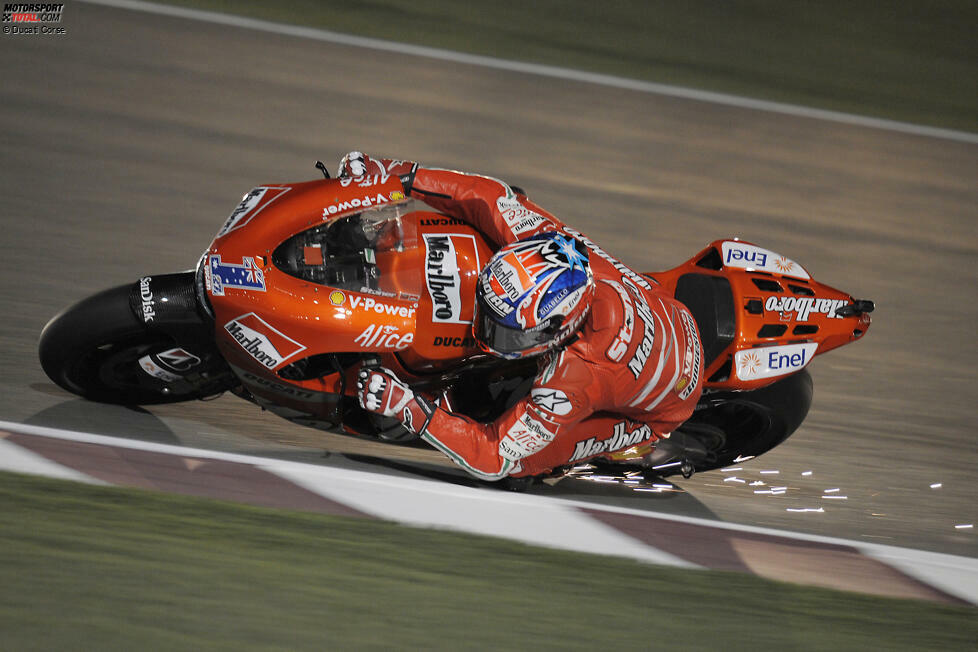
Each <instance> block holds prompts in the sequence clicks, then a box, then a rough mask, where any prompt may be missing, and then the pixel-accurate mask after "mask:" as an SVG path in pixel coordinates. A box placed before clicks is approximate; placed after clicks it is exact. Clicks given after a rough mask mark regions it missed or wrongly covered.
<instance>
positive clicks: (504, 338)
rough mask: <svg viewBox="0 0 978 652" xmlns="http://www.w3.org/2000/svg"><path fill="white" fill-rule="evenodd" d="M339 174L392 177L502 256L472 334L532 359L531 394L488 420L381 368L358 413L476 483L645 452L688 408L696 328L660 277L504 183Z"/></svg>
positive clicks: (484, 282) (360, 162)
mask: <svg viewBox="0 0 978 652" xmlns="http://www.w3.org/2000/svg"><path fill="white" fill-rule="evenodd" d="M339 174H340V176H351V177H360V176H364V175H368V174H380V175H388V174H394V175H398V176H400V178H401V180H402V182H403V183H404V187H405V193H407V194H410V196H412V197H414V198H416V199H420V200H422V201H424V202H425V203H427V204H428V205H429V206H432V207H433V208H435V209H437V210H440V211H442V212H444V213H446V214H448V215H451V216H453V217H457V218H459V219H461V220H463V221H465V222H467V223H469V224H471V225H472V226H474V227H475V228H477V229H479V230H480V231H481V232H482V233H483V234H484V235H485V236H486V237H487V238H489V240H490V241H492V243H493V244H494V245H495V246H496V247H498V251H497V252H496V253H495V255H494V256H493V257H492V259H491V260H490V261H489V263H488V264H487V265H486V266H485V268H484V269H483V270H482V272H481V274H480V276H479V280H478V282H477V286H476V288H477V290H476V295H477V296H476V312H475V319H474V321H473V334H474V336H475V338H476V341H477V342H478V343H479V345H480V347H481V348H482V349H483V350H485V351H487V352H489V353H492V354H494V355H497V356H501V357H504V358H508V359H517V358H525V357H534V356H536V357H537V358H538V360H539V362H538V373H537V375H536V377H535V378H534V380H533V384H532V387H531V389H530V392H529V394H527V395H526V396H524V397H522V398H521V399H520V400H519V401H518V402H517V403H516V404H515V405H513V406H512V407H511V408H510V409H509V410H507V411H506V412H505V413H504V414H503V415H502V416H500V417H499V418H498V419H496V420H495V421H494V422H492V423H479V422H476V421H474V420H472V419H470V418H468V417H465V416H462V415H459V414H453V413H452V412H451V411H449V410H447V409H445V408H444V407H442V406H440V405H439V404H437V403H435V402H432V401H430V400H429V399H427V398H426V397H424V396H421V395H420V394H416V393H414V392H413V391H412V390H411V388H410V387H409V386H407V385H406V384H405V383H403V382H401V381H400V380H399V379H398V378H397V377H396V376H395V375H394V373H393V372H391V371H390V370H388V369H384V368H364V369H363V370H361V372H360V376H359V379H358V396H359V400H360V404H361V406H363V408H365V409H366V410H369V411H372V412H375V413H378V414H382V415H384V416H388V417H396V418H398V419H400V420H401V422H402V423H403V425H404V427H405V428H407V429H408V430H410V431H411V432H413V433H415V434H417V435H419V436H420V437H421V438H422V439H423V440H424V441H426V442H428V443H429V444H431V445H432V446H434V447H435V448H436V449H438V450H440V451H442V452H443V453H445V454H446V455H447V456H448V457H449V458H450V459H451V460H452V461H454V462H455V463H457V464H458V465H459V466H461V467H462V468H463V469H465V470H466V471H467V472H469V473H470V474H472V475H474V476H476V477H478V478H481V479H483V480H501V479H503V478H506V477H516V478H518V477H526V476H534V475H539V474H542V473H546V472H548V471H550V470H552V469H554V468H556V467H560V466H563V465H567V464H573V463H577V462H580V461H583V460H586V459H589V458H592V457H596V456H600V455H608V454H611V453H614V452H621V451H625V450H630V449H631V448H632V447H636V450H639V449H638V448H637V447H640V446H642V445H645V444H649V443H650V442H654V441H656V440H659V439H661V438H664V437H668V436H669V434H670V433H671V432H672V431H673V430H674V429H675V428H676V427H677V426H679V425H680V424H682V423H683V422H684V421H685V420H686V419H688V418H689V416H690V415H691V414H692V412H693V408H694V407H695V406H696V402H697V400H698V399H699V397H700V394H701V393H702V382H703V378H702V363H701V361H702V358H703V353H702V347H701V345H700V339H699V333H698V331H697V327H696V323H695V321H694V319H693V317H692V315H691V314H690V313H689V311H688V310H687V309H686V307H685V306H684V305H683V304H681V303H679V302H678V301H676V300H675V299H674V298H673V297H671V296H670V295H669V294H667V293H666V292H663V291H662V290H660V289H659V288H658V287H657V284H656V283H655V281H653V280H651V279H649V278H647V277H645V276H642V275H641V274H638V273H636V272H635V271H633V270H631V269H629V268H628V267H626V266H625V265H624V264H622V263H621V262H620V261H618V260H616V259H614V258H613V257H611V256H610V255H609V254H607V253H606V252H605V251H604V250H602V249H601V248H600V247H598V246H597V245H596V244H595V243H594V242H593V241H591V240H590V239H589V238H587V237H586V236H584V235H583V234H581V233H580V232H578V231H576V230H575V229H572V228H570V227H568V226H566V225H565V224H563V223H562V222H561V221H559V220H558V219H557V218H555V217H554V216H553V215H551V214H550V213H548V212H546V211H544V210H543V209H541V208H540V207H539V206H537V205H535V204H534V203H533V202H531V201H530V200H529V199H528V198H527V197H526V196H525V195H524V194H522V192H521V191H517V190H515V189H514V188H512V187H511V186H509V185H508V184H506V183H504V182H502V181H499V180H498V179H493V178H491V177H485V176H479V175H473V174H465V173H462V172H457V171H452V170H443V169H438V168H426V167H421V166H420V165H419V164H417V163H414V162H409V161H400V160H393V159H372V158H370V157H368V156H366V155H364V154H362V153H360V152H350V153H349V154H347V155H346V156H345V157H343V159H342V161H341V162H340V169H339ZM645 450H648V447H646V448H645Z"/></svg>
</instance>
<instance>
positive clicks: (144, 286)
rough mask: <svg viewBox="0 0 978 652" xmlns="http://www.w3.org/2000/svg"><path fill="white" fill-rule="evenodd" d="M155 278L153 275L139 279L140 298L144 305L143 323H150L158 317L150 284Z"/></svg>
mask: <svg viewBox="0 0 978 652" xmlns="http://www.w3.org/2000/svg"><path fill="white" fill-rule="evenodd" d="M152 280H153V277H152V276H144V277H143V278H141V279H139V300H140V301H141V302H142V306H143V323H145V324H148V323H149V322H151V321H153V318H154V317H156V310H155V309H154V308H155V304H154V303H153V291H152V290H150V288H149V284H150V281H152Z"/></svg>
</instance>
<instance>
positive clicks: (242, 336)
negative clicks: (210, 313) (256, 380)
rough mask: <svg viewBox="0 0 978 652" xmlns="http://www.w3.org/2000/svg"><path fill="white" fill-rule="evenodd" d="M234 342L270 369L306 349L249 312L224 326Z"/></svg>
mask: <svg viewBox="0 0 978 652" xmlns="http://www.w3.org/2000/svg"><path fill="white" fill-rule="evenodd" d="M224 330H226V331H227V332H228V333H229V334H230V335H231V337H233V338H234V340H235V341H236V342H237V343H238V344H240V345H241V348H243V349H244V350H245V351H246V352H247V353H248V355H250V356H251V357H253V358H254V359H255V360H257V361H258V362H260V363H261V364H263V365H265V366H266V367H268V368H269V369H274V368H275V367H277V366H279V365H280V364H282V363H283V362H285V361H286V360H288V359H289V358H291V357H292V356H294V355H295V354H296V353H298V352H299V351H305V349H306V347H304V346H303V345H301V344H299V343H298V342H296V341H295V340H293V339H292V338H290V337H288V336H286V335H284V334H282V333H280V332H279V331H277V330H275V329H274V328H272V327H271V326H269V325H268V324H267V323H266V322H265V321H263V320H262V319H261V318H260V317H259V316H258V315H256V314H255V313H253V312H249V313H248V314H247V315H241V316H240V317H236V318H235V319H232V320H231V321H229V322H228V323H227V324H225V325H224Z"/></svg>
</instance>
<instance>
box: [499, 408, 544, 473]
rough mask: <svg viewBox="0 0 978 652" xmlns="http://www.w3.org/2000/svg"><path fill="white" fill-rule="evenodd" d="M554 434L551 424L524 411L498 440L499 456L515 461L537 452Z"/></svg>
mask: <svg viewBox="0 0 978 652" xmlns="http://www.w3.org/2000/svg"><path fill="white" fill-rule="evenodd" d="M541 416H542V415H541ZM554 436H555V432H554V429H553V427H552V426H550V425H549V424H546V423H544V422H543V421H540V420H537V419H534V418H533V417H532V416H530V415H529V414H527V413H526V412H524V413H523V414H522V415H521V416H520V418H519V419H517V420H516V422H515V423H514V424H513V425H512V426H510V428H509V430H508V431H506V434H505V435H504V436H503V437H502V439H500V440H499V456H500V457H502V458H505V459H507V460H510V461H513V462H515V461H516V460H519V459H522V458H524V457H528V456H530V455H533V454H534V453H537V452H539V451H540V450H541V449H543V448H544V447H546V445H547V444H549V443H550V442H552V441H553V440H554Z"/></svg>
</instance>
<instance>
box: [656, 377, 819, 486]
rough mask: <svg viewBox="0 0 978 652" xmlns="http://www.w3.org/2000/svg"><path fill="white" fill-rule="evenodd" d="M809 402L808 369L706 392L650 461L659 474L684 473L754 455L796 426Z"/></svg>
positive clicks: (787, 435) (710, 467)
mask: <svg viewBox="0 0 978 652" xmlns="http://www.w3.org/2000/svg"><path fill="white" fill-rule="evenodd" d="M811 404H812V377H811V375H810V374H809V373H808V371H807V370H802V371H800V372H798V373H796V374H792V375H791V376H788V377H787V378H784V379H782V380H780V381H778V382H776V383H773V384H771V385H768V386H767V387H762V388H760V389H756V390H753V391H750V392H718V393H715V394H707V395H705V396H704V397H703V398H702V399H700V403H699V405H698V406H697V408H696V411H695V412H694V413H693V416H692V417H691V418H690V419H689V420H688V421H687V422H686V423H684V424H683V425H682V426H680V427H679V428H678V429H677V430H676V431H675V432H674V433H673V434H672V436H671V437H670V438H669V439H665V440H662V441H660V442H657V443H656V452H655V453H653V454H652V459H651V460H649V461H650V462H651V463H652V465H653V466H658V467H660V469H661V471H660V474H661V475H663V476H666V475H674V474H677V473H682V474H683V475H684V476H687V477H688V476H689V475H690V474H691V473H692V472H693V471H696V472H702V471H710V470H712V469H719V468H722V467H724V466H728V465H730V464H733V463H734V462H735V461H736V460H738V459H743V458H747V457H757V456H759V455H761V454H763V453H766V452H767V451H769V450H771V449H772V448H774V447H775V446H777V445H778V444H780V443H782V442H783V441H784V440H786V439H787V438H788V437H789V436H790V435H791V434H792V433H793V432H794V431H795V430H797V429H798V427H799V426H800V425H801V423H802V421H804V420H805V416H806V415H807V414H808V409H809V407H811ZM684 462H685V463H686V464H683V463H684Z"/></svg>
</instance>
